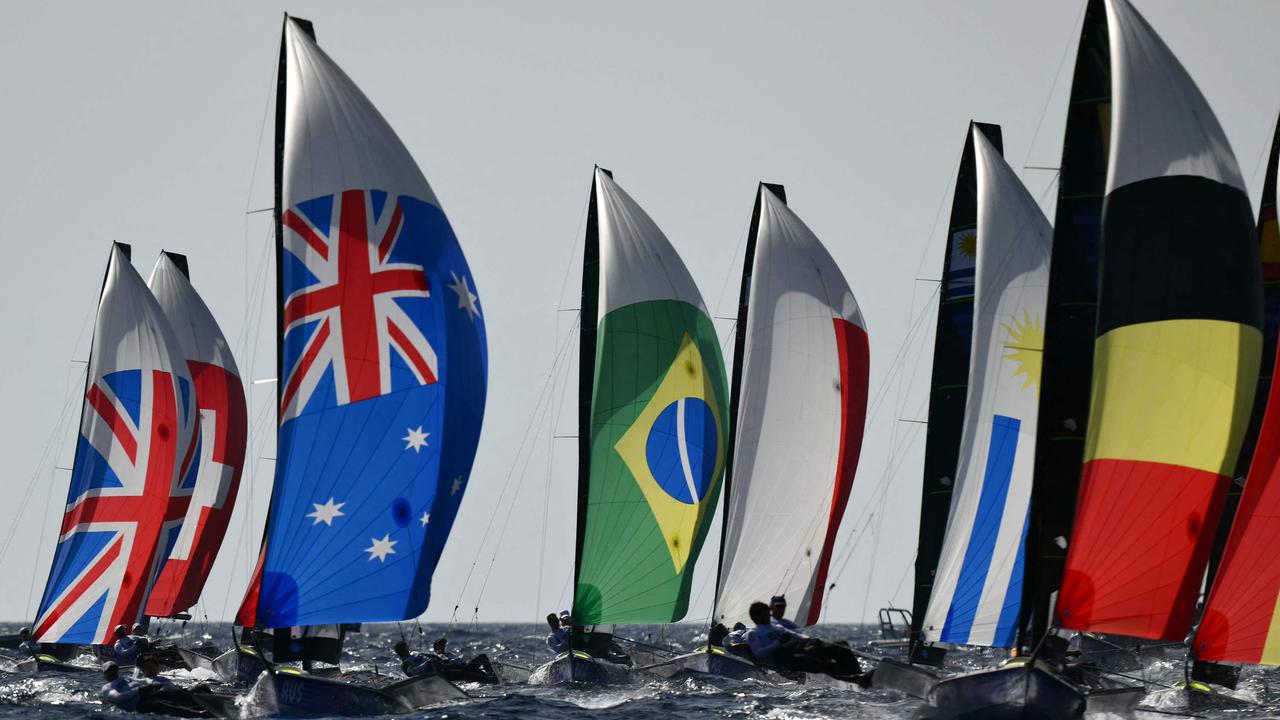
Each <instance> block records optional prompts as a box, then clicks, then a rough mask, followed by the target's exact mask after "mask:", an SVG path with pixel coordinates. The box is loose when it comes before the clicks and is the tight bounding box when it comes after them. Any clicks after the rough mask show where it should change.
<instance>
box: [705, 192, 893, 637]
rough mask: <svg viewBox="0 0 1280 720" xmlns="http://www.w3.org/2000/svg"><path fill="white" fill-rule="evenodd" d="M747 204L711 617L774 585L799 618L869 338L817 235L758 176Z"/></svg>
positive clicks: (862, 390) (850, 447) (833, 496)
mask: <svg viewBox="0 0 1280 720" xmlns="http://www.w3.org/2000/svg"><path fill="white" fill-rule="evenodd" d="M758 212H759V223H758V231H757V234H756V243H755V248H756V249H755V258H754V263H753V268H752V270H751V286H750V293H749V300H748V303H747V306H748V308H749V312H748V317H747V319H746V325H747V328H746V331H747V332H746V338H745V343H746V345H745V349H744V354H743V356H744V360H743V363H744V367H743V372H742V382H741V389H740V391H739V396H738V399H737V400H738V404H737V409H738V410H737V427H736V429H735V430H734V433H735V436H736V437H735V445H734V460H733V462H734V466H733V471H732V473H731V474H730V477H731V478H732V484H733V486H732V492H731V493H730V495H729V503H728V505H727V506H726V510H725V512H726V513H727V518H726V525H725V528H726V530H725V532H726V537H725V540H724V545H723V548H724V549H723V557H722V559H721V577H720V592H719V595H718V597H717V598H716V607H715V618H716V620H718V621H720V622H725V623H726V624H729V625H732V624H733V623H734V622H735V621H739V620H741V621H744V622H745V621H747V608H748V607H749V606H750V604H751V603H752V602H754V601H757V600H761V599H768V598H769V597H771V596H773V595H786V596H787V598H788V600H789V606H790V608H791V611H792V612H793V613H794V615H793V617H794V618H795V621H796V622H797V623H800V624H805V625H811V624H813V623H815V622H817V619H818V615H819V613H820V611H821V605H822V592H823V589H824V585H825V582H826V575H827V570H828V566H829V564H830V561H831V550H832V546H833V544H834V540H835V534H836V531H837V530H838V529H839V526H840V520H841V518H842V517H843V514H844V509H845V506H846V504H847V503H848V499H849V492H850V490H851V488H852V485H853V478H854V472H855V470H856V469H857V464H858V456H859V454H860V452H861V448H862V433H863V425H864V423H865V420H866V406H867V382H868V372H869V362H870V356H869V346H868V339H867V331H866V323H865V322H864V321H863V319H862V313H861V311H860V309H859V307H858V303H857V300H855V299H854V296H853V293H852V291H851V290H850V289H849V285H848V283H847V282H846V281H845V279H844V276H843V274H841V272H840V268H839V267H838V266H837V265H836V263H835V260H834V259H833V258H832V257H831V255H830V254H829V253H828V252H827V250H826V248H825V247H823V246H822V243H821V242H820V241H819V240H818V238H817V237H816V236H815V235H814V234H813V232H812V231H811V230H810V229H809V228H808V227H807V226H806V225H805V224H804V222H803V221H802V220H801V219H800V218H799V217H798V216H797V215H796V214H795V213H794V212H792V211H791V210H790V209H789V208H788V207H787V205H786V204H785V203H784V202H783V201H782V200H781V199H779V198H778V197H777V196H776V195H774V194H773V192H771V191H770V190H769V189H768V188H766V187H762V188H761V189H760V196H759V210H758ZM740 321H741V320H740Z"/></svg>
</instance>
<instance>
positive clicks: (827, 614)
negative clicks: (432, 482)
mask: <svg viewBox="0 0 1280 720" xmlns="http://www.w3.org/2000/svg"><path fill="white" fill-rule="evenodd" d="M1134 4H1135V5H1136V6H1137V7H1138V9H1139V10H1140V11H1141V12H1143V13H1144V14H1145V15H1146V16H1147V18H1148V20H1149V21H1150V22H1151V24H1152V25H1153V26H1154V27H1155V28H1156V30H1157V31H1158V32H1159V33H1161V35H1162V36H1163V37H1164V38H1165V40H1166V42H1167V43H1168V44H1169V45H1170V47H1171V48H1172V49H1173V50H1174V52H1175V53H1176V54H1177V55H1178V56H1179V57H1180V59H1181V60H1182V62H1183V64H1184V65H1185V66H1186V67H1187V68H1188V70H1189V71H1190V73H1191V75H1192V77H1193V78H1195V80H1196V81H1197V83H1198V84H1199V85H1200V87H1201V89H1202V91H1203V92H1204V94H1205V96H1206V97H1207V98H1208V100H1209V103H1210V105H1211V106H1212V107H1213V108H1214V110H1215V111H1216V112H1217V114H1218V118H1219V119H1220V120H1221V122H1222V125H1223V127H1224V129H1225V131H1226V133H1227V137H1228V138H1229V140H1230V142H1231V144H1232V147H1233V148H1234V150H1235V152H1236V156H1237V158H1238V160H1239V164H1240V167H1241V170H1242V173H1243V175H1244V177H1245V179H1246V181H1248V183H1249V189H1250V195H1251V199H1252V201H1253V203H1254V207H1255V208H1256V207H1257V204H1258V196H1259V194H1260V192H1261V185H1262V171H1263V170H1264V168H1265V162H1264V159H1265V154H1266V152H1267V149H1268V147H1269V143H1270V138H1271V133H1272V130H1273V128H1274V126H1275V122H1276V115H1277V108H1278V106H1280V62H1278V61H1277V60H1276V59H1275V55H1274V52H1273V50H1272V49H1273V47H1274V29H1275V28H1276V27H1280V4H1277V3H1274V2H1268V1H1267V0H1232V2H1230V3H1226V2H1215V3H1204V2H1195V1H1194V0H1134ZM285 11H288V12H290V13H292V14H295V15H298V16H300V17H304V18H307V19H310V20H312V21H313V22H314V23H315V28H316V33H317V37H318V40H319V43H320V45H321V47H323V48H324V49H325V50H326V51H327V52H328V53H329V54H330V56H331V57H333V58H334V59H335V60H336V61H337V62H338V64H339V65H341V66H342V67H343V68H344V69H345V70H346V72H347V73H348V74H349V75H350V76H351V77H352V79H353V80H354V81H355V82H356V83H357V84H358V85H360V86H361V88H362V89H363V90H364V92H365V93H366V94H367V95H368V96H369V97H370V99H371V100H372V101H373V102H374V104H375V105H377V106H378V108H379V109H380V110H381V112H382V114H383V115H384V116H385V117H386V118H387V120H388V121H389V122H390V123H391V125H392V127H394V128H395V130H396V131H397V133H398V134H399V135H400V137H401V139H402V140H403V141H404V143H405V145H406V146H407V147H408V148H409V150H410V152H412V153H413V155H414V156H415V158H416V160H417V162H418V164H419V166H420V167H421V168H422V170H423V172H424V173H425V175H426V176H427V178H428V180H429V181H430V182H431V184H432V186H433V188H434V190H435V192H436V194H437V196H438V197H439V199H440V201H441V204H442V205H443V207H444V210H445V212H446V213H447V214H448V216H449V219H450V221H451V222H452V224H453V227H454V229H455V232H456V233H457V235H458V237H459V239H460V241H461V242H462V245H463V248H464V250H465V252H466V254H467V258H468V261H469V263H470V266H471V270H472V272H473V275H474V278H475V282H476V285H477V290H478V293H479V295H480V298H481V303H482V305H483V309H484V312H485V317H486V322H487V327H488V332H489V342H490V347H489V353H490V367H489V373H490V374H489V379H490V389H489V393H490V394H489V400H488V405H487V414H486V417H485V425H484V431H483V435H482V437H481V441H480V449H479V454H478V456H477V459H476V463H475V469H474V471H473V473H472V477H471V481H470V485H469V487H468V489H467V493H466V497H465V500H464V501H463V503H462V507H461V510H460V512H459V515H458V518H457V522H456V524H455V526H454V532H453V535H452V537H451V538H450V541H449V544H448V546H447V548H446V550H445V553H444V557H443V558H442V560H441V562H440V565H439V567H438V568H437V571H436V574H435V579H434V585H433V596H432V601H431V606H430V607H429V608H428V610H427V613H426V615H425V616H424V619H425V620H427V621H433V622H440V621H448V620H450V619H457V620H458V621H462V622H465V621H471V620H473V619H476V620H479V621H482V622H497V621H529V622H537V621H538V618H539V617H540V616H542V615H545V614H546V613H547V612H548V611H551V610H558V609H560V608H561V607H564V606H567V605H568V604H569V598H570V588H569V585H570V580H571V577H572V572H573V568H572V565H573V556H574V551H573V532H574V528H573V525H574V505H573V503H574V493H575V487H576V473H577V468H576V446H575V444H574V443H575V441H574V440H573V439H566V438H556V437H555V435H568V434H573V433H574V432H576V414H575V410H574V406H573V398H574V396H575V393H576V388H575V387H574V386H573V384H572V382H570V381H569V379H571V378H575V377H576V367H575V366H574V364H573V363H574V362H576V357H575V356H576V352H573V351H572V348H573V347H574V345H573V343H574V342H575V338H574V337H573V329H574V326H573V323H574V320H575V316H574V311H575V310H576V308H577V305H578V300H577V293H578V289H579V285H578V283H579V277H578V273H579V272H580V270H579V267H580V266H579V263H580V257H581V242H582V234H583V231H584V225H585V213H586V206H587V194H588V191H589V188H590V181H591V170H592V167H593V165H595V164H599V165H601V166H604V167H607V168H610V169H611V170H613V171H614V175H615V178H616V179H617V181H618V182H619V183H620V184H621V185H622V186H623V187H624V188H625V189H626V190H627V191H628V192H629V193H630V194H631V195H632V196H633V197H634V198H635V199H636V200H637V201H638V202H639V203H640V204H641V205H642V206H643V207H644V208H645V209H646V211H647V212H648V213H649V214H650V215H651V216H652V217H653V219H654V220H655V221H656V222H657V224H658V225H659V227H661V228H662V229H663V231H664V232H665V233H666V235H667V236H668V237H669V238H670V240H671V242H672V244H673V245H674V246H675V247H676V249H677V250H678V251H679V252H680V253H681V255H682V257H683V258H684V260H685V263H686V264H687V265H688V267H689V270H690V272H691V274H692V276H693V278H694V280H695V281H696V282H697V283H698V285H699V287H700V289H701V291H702V294H703V297H704V298H705V300H706V303H707V305H708V307H709V309H710V310H711V312H712V313H713V314H714V315H716V316H718V317H721V318H723V317H727V316H731V315H733V314H734V312H735V307H734V297H735V293H736V287H737V283H738V274H739V273H740V272H741V263H742V249H743V245H744V242H745V236H746V230H747V224H748V220H749V218H750V211H751V203H752V201H753V199H754V193H755V188H756V183H757V182H758V181H760V180H765V181H769V182H779V183H783V184H785V186H786V189H787V196H788V200H789V202H790V205H791V207H792V208H793V209H794V210H795V211H796V212H797V213H798V214H799V215H800V216H801V217H802V218H803V219H804V220H805V221H806V223H807V224H808V225H809V226H810V227H811V228H812V229H813V230H814V231H815V233H816V234H817V235H818V236H819V237H820V238H821V239H822V240H823V242H824V243H825V244H826V245H827V247H828V249H829V250H830V251H831V253H832V255H833V256H834V258H835V259H836V261H837V262H838V263H839V265H840V266H841V268H842V269H843V271H844V273H845V275H846V277H847V278H848V280H849V284H850V286H851V287H852V288H853V291H854V294H855V295H856V296H857V298H858V300H859V303H860V304H861V306H862V311H863V315H864V317H865V318H866V321H867V325H868V329H869V333H870V338H871V352H872V358H871V389H870V394H871V398H872V401H871V409H870V413H869V418H868V427H867V434H866V440H865V443H864V446H863V453H862V458H861V461H860V464H859V468H858V474H857V479H856V481H855V486H854V491H853V496H852V498H851V500H850V504H849V509H848V512H847V514H846V521H845V523H844V525H843V527H842V529H841V532H840V536H839V540H838V542H837V545H836V552H835V558H834V562H833V566H832V579H833V581H834V582H835V588H834V589H833V590H832V591H831V592H830V593H829V595H828V598H827V604H826V607H825V609H824V614H823V621H824V622H860V621H867V620H871V619H873V618H874V617H875V613H876V610H877V608H879V607H882V606H886V605H889V604H891V603H892V604H897V605H898V606H904V605H905V606H908V607H909V606H910V602H911V583H910V577H909V574H910V572H911V563H912V561H913V558H914V553H915V537H916V532H917V526H918V518H917V513H918V507H919V487H920V475H921V464H922V453H923V437H924V434H923V428H924V426H923V425H921V424H920V423H919V422H913V421H920V420H923V419H924V418H925V417H926V414H927V389H928V378H929V371H930V364H931V352H932V347H931V346H932V340H933V325H934V313H935V311H936V297H935V290H936V279H937V278H938V276H939V274H940V267H941V261H942V255H941V253H942V249H943V246H944V245H943V242H944V238H943V235H944V234H945V226H944V225H943V223H945V219H946V213H947V212H948V207H949V203H950V199H951V192H952V187H953V184H954V175H955V170H956V167H957V164H958V161H959V155H960V152H961V148H962V146H963V142H964V136H965V132H966V127H967V123H968V121H969V120H970V119H977V120H981V121H986V122H994V123H999V124H1001V125H1002V127H1003V132H1004V146H1005V152H1006V157H1007V158H1008V159H1009V161H1010V164H1011V165H1013V167H1014V168H1015V170H1017V171H1019V174H1020V175H1021V177H1022V179H1023V181H1024V182H1025V183H1026V184H1027V186H1028V188H1029V189H1030V191H1031V192H1032V194H1033V195H1034V196H1036V197H1037V198H1039V199H1040V201H1041V203H1042V205H1043V206H1044V208H1045V210H1046V212H1047V213H1048V214H1049V217H1050V218H1052V204H1053V200H1054V190H1055V184H1054V183H1055V176H1054V173H1053V172H1052V171H1051V170H1043V169H1038V168H1042V167H1050V168H1052V167H1055V166H1056V165H1057V164H1058V161H1059V158H1060V154H1061V144H1062V129H1063V124H1064V118H1065V102H1066V94H1067V91H1068V89H1069V87H1070V80H1071V79H1070V72H1071V67H1072V64H1073V62H1074V53H1075V47H1076V42H1077V38H1078V34H1079V23H1080V20H1081V17H1082V11H1083V0H1070V1H1067V0H969V1H968V2H964V3H955V2H948V1H945V0H909V1H903V2H894V3H883V2H847V1H835V2H816V1H815V2H796V3H778V2H763V1H758V0H745V1H740V2H729V1H728V0H724V1H722V2H700V3H688V2H678V1H676V0H653V1H651V2H644V3H600V2H588V1H586V0H584V1H582V2H561V1H554V2H544V3H525V2H515V1H511V2H469V3H445V2H436V1H428V2H413V3H409V2H380V3H349V2H298V3H294V4H291V5H280V4H277V3H274V2H219V3H202V2H186V1H181V2H134V3H127V4H126V3H90V2H84V3H70V2H65V3H23V4H20V5H19V4H8V5H6V6H5V8H4V10H2V11H0V67H4V68H5V70H4V71H3V72H0V97H3V98H4V100H3V103H2V104H0V163H2V164H3V171H0V241H2V242H3V247H4V249H5V252H6V258H7V259H6V261H4V263H3V264H2V265H0V307H3V308H4V312H2V313H0V337H7V338H10V339H9V341H7V342H6V344H5V346H6V348H7V349H8V351H7V352H6V353H4V359H3V361H0V397H2V398H3V405H2V406H0V457H3V458H5V459H6V460H7V462H8V463H9V466H8V467H7V468H6V469H5V472H3V473H0V577H2V578H4V580H3V581H2V582H0V619H4V620H14V621H19V620H30V619H31V617H32V615H34V612H35V606H36V603H37V602H38V599H39V596H40V592H41V588H42V587H43V583H44V580H45V577H46V576H47V573H48V567H49V562H50V559H51V557H52V553H53V545H54V543H55V540H56V537H55V536H56V533H57V530H56V528H57V526H58V522H59V519H60V516H61V513H62V503H63V502H65V496H66V491H67V481H68V475H69V473H68V472H67V471H66V469H65V468H67V467H69V466H70V464H71V457H72V451H73V449H74V441H75V433H76V427H77V425H78V422H79V418H78V415H79V402H78V398H79V394H80V393H81V391H82V390H83V377H82V373H83V368H84V364H83V363H84V361H85V360H86V359H87V356H88V350H89V342H90V337H89V335H90V332H91V328H92V320H93V311H94V309H95V306H96V302H97V295H98V292H99V290H100V286H101V282H102V274H103V272H104V268H105V262H106V260H107V255H108V252H109V249H110V244H111V242H112V241H119V242H126V243H130V244H132V245H133V257H134V262H135V264H136V265H137V266H138V268H139V270H140V272H142V274H143V276H144V277H145V276H147V275H148V274H149V273H150V270H151V266H152V265H153V263H154V262H155V258H156V257H157V255H158V253H159V251H160V250H161V249H167V250H172V251H176V252H181V253H185V254H186V255H187V256H188V258H189V261H190V266H191V275H192V280H193V282H194V284H195V286H196V288H197V289H198V290H199V291H200V292H201V293H202V294H203V296H204V298H205V300H206V302H207V303H208V305H209V306H210V308H211V309H212V310H213V312H214V314H215V316H216V317H217V318H218V320H219V322H220V323H221V325H222V328H223V330H224V332H225V334H226V335H227V337H228V338H229V339H230V341H231V343H232V347H233V350H234V352H235V354H236V357H237V361H238V363H239V365H240V368H241V372H242V374H243V375H244V376H245V377H246V379H253V380H264V379H270V378H274V377H275V375H276V370H275V367H274V365H275V351H274V339H273V338H272V337H271V332H272V328H273V325H274V318H273V315H272V313H273V312H274V309H273V307H272V305H273V297H274V288H272V287H271V286H270V283H271V282H273V278H274V271H273V270H272V268H271V262H272V261H273V257H272V255H273V253H272V251H271V248H272V238H271V231H272V228H271V222H270V213H269V212H254V211H259V210H262V209H264V208H269V207H270V206H271V202H272V200H271V197H272V195H271V193H272V188H271V155H270V146H271V133H272V129H271V125H270V119H271V118H270V115H269V111H270V110H271V108H272V107H273V106H272V102H273V100H272V92H273V89H274V83H275V71H276V59H277V55H278V52H279V37H280V23H281V17H282V13H283V12H285ZM1210 241H1211V240H1208V239H1207V242H1210ZM264 298H265V300H266V302H265V304H264ZM717 327H718V329H719V331H720V333H721V337H722V338H723V339H725V340H728V338H729V332H730V330H731V327H732V320H731V319H730V320H717ZM566 343H568V344H567V345H566ZM562 347H567V348H569V349H570V351H568V352H565V353H564V355H565V356H567V357H568V358H569V359H570V362H569V364H565V363H564V362H557V361H556V358H557V354H558V352H559V351H560V349H561V348H562ZM249 388H250V408H251V409H250V417H251V428H250V429H251V435H252V438H251V442H250V459H249V462H248V467H247V469H246V473H245V478H244V484H243V486H242V490H241V495H240V500H239V503H238V506H237V508H236V511H235V516H234V518H233V520H232V523H231V527H230V529H229V531H228V535H227V540H226V542H225V544H224V547H223V550H222V553H221V554H220V556H219V559H218V561H217V563H216V564H215V566H214V568H213V571H212V573H211V575H210V578H209V582H208V585H207V587H206V590H205V594H204V597H203V598H202V600H201V602H200V604H199V605H198V606H197V608H196V615H197V617H201V618H204V617H208V618H210V619H213V620H220V619H228V618H230V617H231V616H232V615H233V614H234V612H235V608H236V606H237V605H238V603H239V600H240V597H241V595H242V593H243V591H244V587H245V584H246V582H247V579H248V575H249V572H250V570H251V568H252V564H253V558H254V554H255V553H256V550H257V547H258V544H259V540H260V536H261V532H262V522H263V519H264V515H265V508H266V505H267V502H268V499H269V497H270V491H271V474H272V472H273V464H272V458H273V457H274V455H275V449H274V428H273V419H272V414H271V413H272V410H271V406H272V400H273V399H274V397H275V388H274V386H273V385H270V384H258V385H249ZM712 527H713V529H712V531H711V533H710V535H709V536H708V538H707V541H706V543H707V544H706V547H707V548H708V551H707V552H704V555H703V559H702V560H701V561H700V563H699V564H698V571H697V572H698V575H697V579H696V580H695V584H694V595H693V600H692V604H691V609H690V614H689V618H690V619H699V618H703V617H706V616H708V615H709V614H710V604H711V594H712V588H711V580H712V578H711V575H712V574H713V573H714V569H715V560H714V549H715V548H716V547H718V544H719V520H718V519H717V520H715V521H714V522H713V526H712Z"/></svg>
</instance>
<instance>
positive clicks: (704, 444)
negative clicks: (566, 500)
mask: <svg viewBox="0 0 1280 720" xmlns="http://www.w3.org/2000/svg"><path fill="white" fill-rule="evenodd" d="M582 312H583V333H582V343H583V350H582V360H583V363H584V373H583V376H582V378H581V381H582V382H583V384H584V386H583V388H582V394H583V396H582V404H581V409H580V412H581V413H582V419H581V421H580V443H581V445H582V447H581V453H582V454H581V462H582V467H581V469H580V478H579V496H578V548H577V583H576V587H575V592H574V604H573V613H574V617H575V618H576V619H577V621H578V622H579V623H580V624H586V625H591V624H605V623H663V622H674V621H676V620H679V619H681V618H682V617H684V614H685V612H686V611H687V610H688V605H689V591H690V586H691V584H692V581H693V569H694V564H695V562H696V560H697V558H698V552H699V550H701V548H702V542H703V539H704V538H705V537H706V534H707V528H708V526H709V525H710V523H711V518H712V515H713V514H714V513H715V506H716V500H717V498H718V496H719V493H720V481H721V477H722V475H723V473H724V463H725V451H726V447H727V440H728V437H727V435H728V408H729V405H728V384H727V382H726V379H725V368H724V358H723V355H722V354H721V350H720V342H719V339H718V338H717V337H716V332H715V328H714V327H713V326H712V323H711V318H710V317H709V316H708V314H707V311H706V307H705V306H704V304H703V302H702V296H701V295H700V294H699V293H698V289H697V286H695V285H694V283H693V279H692V278H691V277H690V276H689V272H688V270H686V269H685V267H684V264H683V263H682V262H681V260H680V257H679V256H678V255H677V254H676V252H675V250H674V249H673V248H672V247H671V244H670V243H669V242H668V241H667V238H666V236H664V235H663V234H662V231H661V230H659V229H658V226H657V225H655V224H654V222H653V220H651V219H650V218H649V216H648V215H646V214H645V212H644V210H642V209H641V208H640V206H639V205H637V204H636V202H635V201H634V200H632V199H631V197H630V196H629V195H627V194H626V192H624V191H623V190H622V188H620V187H618V185H617V184H616V183H615V182H614V181H613V178H612V177H611V176H610V175H609V173H608V172H607V171H604V170H599V169H597V170H596V173H595V178H594V182H593V187H592V197H591V207H590V210H589V217H588V228H587V250H586V254H585V263H584V278H583V307H582ZM588 367H589V368H592V370H591V373H590V376H589V378H588V376H587V374H586V372H585V368H588ZM588 383H589V384H588Z"/></svg>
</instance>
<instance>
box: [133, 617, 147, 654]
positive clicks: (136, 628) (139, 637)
mask: <svg viewBox="0 0 1280 720" xmlns="http://www.w3.org/2000/svg"><path fill="white" fill-rule="evenodd" d="M129 637H131V638H133V641H134V642H135V643H137V645H138V654H142V653H146V652H150V651H151V638H150V637H147V630H146V628H144V627H142V623H134V624H133V629H132V630H130V631H129Z"/></svg>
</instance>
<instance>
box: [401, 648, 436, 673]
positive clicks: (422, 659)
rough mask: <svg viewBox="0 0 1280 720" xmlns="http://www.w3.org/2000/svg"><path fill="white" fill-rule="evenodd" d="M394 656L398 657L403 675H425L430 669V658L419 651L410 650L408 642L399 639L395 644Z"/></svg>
mask: <svg viewBox="0 0 1280 720" xmlns="http://www.w3.org/2000/svg"><path fill="white" fill-rule="evenodd" d="M395 652H396V657H398V658H400V669H401V670H402V671H404V675H405V677H414V676H417V675H426V674H427V673H429V672H431V671H432V669H433V668H432V667H431V658H429V657H427V656H426V655H423V654H422V653H420V652H410V651H409V643H407V642H405V641H404V640H401V641H400V642H397V643H396V646H395Z"/></svg>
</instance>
